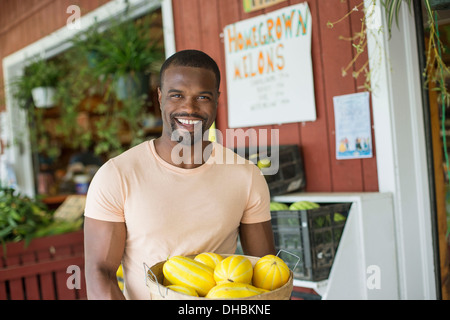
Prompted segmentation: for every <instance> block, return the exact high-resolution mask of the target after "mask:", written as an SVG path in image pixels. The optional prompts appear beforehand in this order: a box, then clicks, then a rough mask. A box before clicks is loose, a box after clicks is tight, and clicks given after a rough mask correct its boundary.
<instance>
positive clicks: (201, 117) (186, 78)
mask: <svg viewBox="0 0 450 320" xmlns="http://www.w3.org/2000/svg"><path fill="white" fill-rule="evenodd" d="M218 98H219V93H218V92H217V89H216V78H215V75H214V72H212V71H210V70H208V69H204V68H192V67H182V66H172V67H169V68H168V69H166V71H165V73H164V77H163V83H161V88H158V100H159V103H160V107H161V113H162V120H163V130H164V132H163V134H165V135H169V137H172V134H173V133H174V132H176V133H180V134H181V135H190V142H191V144H193V143H194V142H197V141H198V140H199V139H202V138H203V134H204V133H205V131H206V130H208V129H209V128H210V126H211V125H212V123H213V122H214V119H215V118H216V111H217V110H216V109H217V101H218ZM194 131H195V136H194ZM200 133H201V135H200ZM183 140H184V141H185V142H186V141H187V140H189V139H183Z"/></svg>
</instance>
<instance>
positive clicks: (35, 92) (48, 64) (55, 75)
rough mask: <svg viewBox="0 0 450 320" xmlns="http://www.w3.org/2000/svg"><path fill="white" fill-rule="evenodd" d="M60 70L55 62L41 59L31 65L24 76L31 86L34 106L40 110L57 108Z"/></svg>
mask: <svg viewBox="0 0 450 320" xmlns="http://www.w3.org/2000/svg"><path fill="white" fill-rule="evenodd" d="M60 73H61V72H60V69H59V67H58V65H57V64H56V63H55V62H53V61H46V60H43V59H39V60H37V61H35V62H33V63H31V64H30V65H29V66H28V67H27V69H26V72H25V74H24V77H28V78H29V81H30V86H31V95H32V97H33V102H34V105H35V106H36V107H38V108H50V107H53V106H55V103H56V99H55V93H56V89H55V87H56V85H57V83H58V80H59V77H60Z"/></svg>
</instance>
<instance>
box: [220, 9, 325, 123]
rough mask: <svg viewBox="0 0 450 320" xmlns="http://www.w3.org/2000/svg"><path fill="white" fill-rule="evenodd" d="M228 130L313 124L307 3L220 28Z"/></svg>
mask: <svg viewBox="0 0 450 320" xmlns="http://www.w3.org/2000/svg"><path fill="white" fill-rule="evenodd" d="M224 35H225V56H226V75H227V91H228V122H229V126H230V128H237V127H249V126H257V125H267V124H281V123H289V122H300V121H313V120H316V107H315V99H314V84H313V71H312V61H311V13H310V11H309V7H308V5H307V3H301V4H298V5H294V6H289V7H286V8H283V9H280V10H277V11H273V12H271V13H268V14H265V15H262V16H258V17H255V18H251V19H247V20H243V21H240V22H237V23H235V24H231V25H228V26H226V27H225V29H224Z"/></svg>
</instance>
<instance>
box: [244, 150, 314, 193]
mask: <svg viewBox="0 0 450 320" xmlns="http://www.w3.org/2000/svg"><path fill="white" fill-rule="evenodd" d="M235 152H237V153H238V154H239V155H240V156H243V157H245V158H246V159H249V160H250V161H252V162H253V163H255V164H257V162H258V160H260V159H264V158H270V159H271V162H272V165H273V167H274V168H278V170H276V172H274V170H271V168H268V169H265V168H262V169H261V171H262V173H263V174H264V177H265V178H266V181H267V185H268V186H269V190H270V195H271V196H272V197H273V196H276V195H280V194H285V193H289V192H293V191H299V190H302V189H304V188H305V186H306V180H305V173H304V170H303V159H302V156H301V152H300V149H299V147H298V146H297V145H281V146H279V147H278V150H276V149H275V148H274V149H273V150H272V148H271V147H270V146H267V147H265V146H264V147H256V150H251V151H249V148H240V149H236V150H235ZM249 153H252V154H249Z"/></svg>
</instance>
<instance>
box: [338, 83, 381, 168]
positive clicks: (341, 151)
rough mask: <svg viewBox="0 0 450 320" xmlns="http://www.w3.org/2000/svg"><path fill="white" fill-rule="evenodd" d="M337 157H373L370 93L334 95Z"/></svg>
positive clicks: (339, 158)
mask: <svg viewBox="0 0 450 320" xmlns="http://www.w3.org/2000/svg"><path fill="white" fill-rule="evenodd" d="M333 103H334V120H335V130H336V159H338V160H343V159H359V158H371V157H372V156H373V154H372V131H371V125H370V106H369V93H368V92H361V93H352V94H347V95H343V96H337V97H333Z"/></svg>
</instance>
